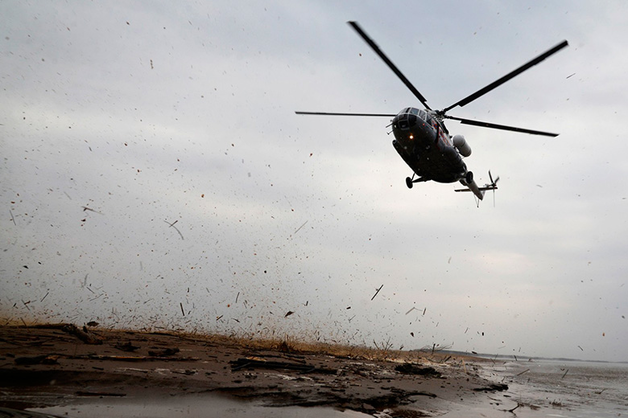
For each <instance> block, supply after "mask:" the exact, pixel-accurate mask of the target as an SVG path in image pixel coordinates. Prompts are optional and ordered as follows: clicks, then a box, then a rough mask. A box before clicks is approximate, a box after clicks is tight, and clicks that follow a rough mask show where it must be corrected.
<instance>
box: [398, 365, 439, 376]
mask: <svg viewBox="0 0 628 418" xmlns="http://www.w3.org/2000/svg"><path fill="white" fill-rule="evenodd" d="M395 370H396V371H398V372H399V373H403V374H416V375H419V376H429V377H441V373H440V372H438V371H436V369H434V368H433V367H420V366H417V365H416V364H412V363H405V364H400V365H398V366H397V367H395Z"/></svg>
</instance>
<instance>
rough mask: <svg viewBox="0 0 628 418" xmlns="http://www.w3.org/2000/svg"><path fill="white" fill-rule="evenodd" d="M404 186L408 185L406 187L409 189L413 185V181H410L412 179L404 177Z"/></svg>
mask: <svg viewBox="0 0 628 418" xmlns="http://www.w3.org/2000/svg"><path fill="white" fill-rule="evenodd" d="M406 186H408V189H411V188H412V186H414V183H412V179H411V178H410V177H406Z"/></svg>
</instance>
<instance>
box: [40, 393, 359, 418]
mask: <svg viewBox="0 0 628 418" xmlns="http://www.w3.org/2000/svg"><path fill="white" fill-rule="evenodd" d="M29 410H30V411H35V412H41V413H46V414H52V415H58V416H65V417H72V418H79V417H90V418H92V417H101V418H140V417H146V418H148V417H150V418H173V417H186V418H195V417H198V418H200V417H202V418H218V417H220V418H229V417H238V418H239V417H243V418H271V417H272V418H282V417H298V418H315V417H316V418H319V417H322V418H359V417H368V416H369V415H365V414H362V413H359V412H355V411H350V410H345V411H340V410H337V409H334V408H330V407H299V406H287V407H267V406H264V405H263V404H261V403H259V402H253V401H241V400H237V399H233V398H229V397H226V396H220V395H216V394H203V395H186V396H174V397H170V398H168V397H165V398H164V397H162V398H156V397H155V398H135V399H134V398H122V399H113V398H102V399H89V400H81V401H80V403H76V404H71V405H64V406H53V407H46V408H30V409H29Z"/></svg>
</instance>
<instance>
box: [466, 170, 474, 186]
mask: <svg viewBox="0 0 628 418" xmlns="http://www.w3.org/2000/svg"><path fill="white" fill-rule="evenodd" d="M465 181H466V182H467V184H471V183H473V172H472V171H467V175H466V176H465Z"/></svg>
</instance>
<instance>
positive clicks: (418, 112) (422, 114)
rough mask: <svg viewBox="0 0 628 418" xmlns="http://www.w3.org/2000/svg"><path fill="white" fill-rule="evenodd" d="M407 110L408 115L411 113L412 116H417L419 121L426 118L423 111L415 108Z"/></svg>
mask: <svg viewBox="0 0 628 418" xmlns="http://www.w3.org/2000/svg"><path fill="white" fill-rule="evenodd" d="M408 110H409V113H412V114H413V115H416V116H418V117H419V119H422V120H426V118H427V113H425V111H424V110H421V109H417V108H416V107H410V108H408Z"/></svg>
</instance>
